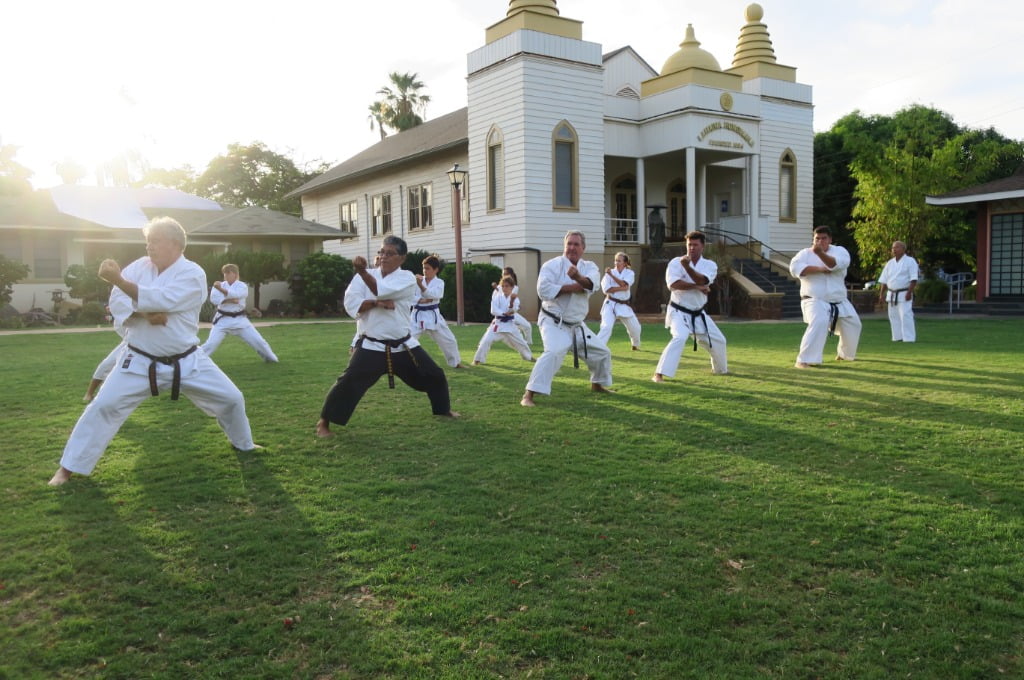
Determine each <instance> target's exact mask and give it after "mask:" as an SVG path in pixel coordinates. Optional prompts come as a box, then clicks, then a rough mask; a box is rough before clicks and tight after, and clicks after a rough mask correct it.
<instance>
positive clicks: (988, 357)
mask: <svg viewBox="0 0 1024 680" xmlns="http://www.w3.org/2000/svg"><path fill="white" fill-rule="evenodd" d="M592 325H594V326H596V324H592ZM721 325H722V329H723V331H724V332H725V334H726V336H727V338H728V339H729V363H730V369H731V370H732V371H733V374H732V375H729V376H712V375H710V372H709V365H708V357H707V354H706V353H704V352H703V350H701V351H698V352H697V353H696V354H694V353H693V352H691V351H689V349H687V351H686V353H685V354H684V356H683V360H682V363H681V365H680V372H679V374H678V377H677V379H676V380H673V381H669V382H668V383H666V384H663V385H656V384H654V383H652V382H650V380H649V379H650V376H651V374H652V372H653V370H654V365H655V363H656V361H657V358H658V353H659V352H660V351H661V349H662V347H663V346H664V344H665V342H666V341H667V338H668V335H667V331H666V330H665V329H664V328H661V327H660V326H657V325H646V326H645V327H644V339H643V349H642V351H640V352H630V351H629V344H628V339H627V338H626V335H625V332H624V330H623V329H622V327H621V326H617V328H616V331H615V335H614V336H613V340H612V351H613V357H614V358H613V373H614V377H615V381H616V385H615V389H617V393H616V394H613V395H594V394H591V393H590V392H589V390H588V387H589V384H588V379H587V374H586V372H585V371H584V370H580V371H574V370H573V369H572V367H571V362H567V364H566V366H565V367H564V368H563V369H562V371H561V372H560V373H559V375H558V377H557V379H556V381H555V385H554V390H553V394H552V395H551V396H550V397H543V396H539V397H538V399H537V401H538V407H537V408H535V409H524V408H522V407H520V406H518V401H519V397H520V395H521V394H522V391H523V387H524V385H525V384H526V379H527V375H528V372H529V368H530V365H529V364H526V363H525V362H522V361H521V360H520V359H519V357H518V355H517V354H515V353H514V352H513V351H512V350H510V349H508V348H507V347H505V346H504V345H495V346H494V348H493V349H492V351H491V354H490V357H489V363H488V365H486V366H479V367H473V368H469V369H465V370H459V371H449V374H448V375H449V380H450V384H451V391H452V398H453V408H455V409H456V410H458V411H461V412H462V414H463V418H462V419H461V420H458V421H449V420H447V419H440V418H434V417H432V416H431V415H430V410H429V405H428V402H427V399H426V397H425V396H423V395H420V394H418V393H415V392H412V391H411V390H409V389H408V388H406V387H405V386H404V385H402V384H401V383H399V384H398V387H397V389H396V390H395V391H393V392H392V391H389V390H388V389H387V382H386V381H385V380H382V381H381V382H380V383H378V384H377V385H376V386H375V387H374V388H373V389H372V390H371V391H370V392H369V393H368V395H367V397H366V398H365V399H364V401H363V402H362V404H361V405H360V407H359V408H358V409H357V411H356V414H355V416H354V417H353V419H352V421H351V423H349V425H348V426H347V427H345V428H341V427H336V431H337V432H338V436H336V437H335V438H334V439H333V440H329V441H320V440H316V439H315V438H314V437H313V425H314V423H315V422H316V419H317V416H318V413H319V408H320V404H321V401H322V399H323V395H324V393H325V392H326V390H327V389H328V388H329V387H330V385H331V384H332V383H333V381H334V379H335V377H336V376H337V375H338V374H339V373H340V372H341V370H342V368H343V364H344V362H345V361H346V359H347V351H346V350H347V346H348V343H349V340H350V339H351V334H352V331H353V325H352V324H351V323H345V324H324V325H297V324H288V325H282V326H276V327H270V328H264V329H262V331H261V332H262V333H263V334H264V337H266V338H267V339H268V340H269V342H270V343H271V345H272V346H273V348H274V350H275V351H276V352H277V354H278V355H279V356H280V358H281V363H280V364H278V365H265V364H263V363H261V362H260V361H259V359H258V358H257V357H256V355H255V353H253V352H252V351H251V350H250V349H249V348H248V347H246V346H245V345H243V344H242V343H241V342H240V341H239V340H237V339H236V338H228V339H227V340H226V341H225V342H224V344H223V345H222V346H221V348H220V350H219V351H218V352H217V354H216V357H215V359H216V361H217V362H218V364H219V365H220V366H221V367H222V368H223V369H224V370H225V371H226V372H227V373H228V375H230V376H231V377H232V378H233V379H234V381H235V382H236V384H237V385H238V386H239V387H240V388H241V389H242V391H243V392H244V393H245V395H246V400H247V407H248V412H249V417H250V419H251V421H252V425H253V432H254V435H255V438H256V441H257V442H259V443H261V444H264V445H266V447H267V448H266V450H265V451H263V452H261V453H259V454H258V455H254V454H248V453H237V452H235V451H233V450H232V449H231V447H230V446H229V445H228V443H227V441H226V439H225V438H224V436H223V435H222V433H221V432H220V431H219V429H218V427H217V425H216V423H215V422H214V421H213V420H212V419H209V418H206V417H205V416H203V415H202V414H201V413H200V412H199V411H198V409H196V408H194V407H193V406H192V405H191V404H190V403H189V402H188V401H187V400H186V399H184V398H182V400H181V401H180V402H177V403H171V402H170V401H169V400H168V398H167V397H166V396H164V395H162V396H161V397H159V398H157V399H150V400H148V401H147V402H145V403H144V404H143V406H142V407H140V408H139V409H138V410H137V411H136V412H135V414H134V415H133V416H132V417H131V418H130V419H129V420H128V422H127V424H126V425H125V427H124V428H123V429H122V430H121V432H120V434H119V435H118V436H117V437H116V438H115V439H114V441H113V443H112V444H111V446H110V448H109V449H108V450H107V453H106V455H105V456H104V457H103V458H102V459H101V460H100V463H99V465H98V467H97V468H96V471H95V472H94V474H93V475H92V477H89V478H84V477H75V478H74V479H73V480H72V481H71V482H70V483H68V484H67V485H65V486H64V487H62V488H60V489H51V488H49V487H47V486H46V481H47V480H48V479H49V477H50V475H51V474H52V473H53V471H54V469H55V468H56V465H57V461H58V460H59V457H60V452H61V449H62V447H63V444H64V441H65V439H66V438H67V435H68V433H69V432H70V430H71V427H72V426H73V425H74V422H75V420H76V419H77V417H78V415H79V413H80V412H81V409H82V403H81V401H80V397H81V395H82V393H83V392H84V391H85V387H86V384H87V383H88V380H89V377H90V375H91V373H92V370H93V367H94V366H95V364H96V362H98V361H99V360H100V359H102V358H103V357H104V356H105V355H106V353H107V352H108V351H109V349H110V348H111V347H113V345H115V344H116V343H117V337H116V336H115V334H114V333H112V332H109V333H108V332H103V333H84V334H62V335H24V334H22V335H10V336H0V377H2V385H3V389H2V390H0V414H2V415H0V419H2V420H0V422H2V433H3V434H2V440H3V441H2V443H0V474H2V476H3V482H2V488H3V501H2V506H0V507H2V518H0V548H2V549H0V650H3V651H2V653H0V678H5V679H6V678H11V679H14V678H17V679H21V678H247V679H248V678H403V679H404V678H452V679H456V678H458V679H463V678H499V677H505V678H528V677H529V678H558V679H562V678H615V679H617V678H629V677H639V678H684V677H699V678H751V677H767V678H819V677H820V678H892V677H901V678H907V677H909V678H990V677H1022V676H1024V658H1022V655H1024V564H1022V560H1021V555H1022V553H1024V451H1022V449H1024V444H1022V442H1024V435H1022V431H1024V418H1022V416H1024V370H1022V368H1021V361H1022V357H1024V355H1022V351H1021V350H1022V348H1024V340H1022V338H1024V320H1021V319H1011V320H987V319H985V320H947V319H932V318H924V319H921V318H919V320H918V327H919V328H918V333H919V337H920V341H919V342H918V343H916V344H907V345H904V344H894V343H891V342H890V341H889V330H888V323H887V322H886V321H884V320H882V319H868V320H865V322H864V334H863V337H862V341H861V348H860V359H859V360H858V361H857V362H854V363H843V364H837V363H832V362H828V363H827V365H826V366H823V367H821V368H817V369H812V370H804V371H799V370H796V369H794V368H792V365H793V361H794V359H795V355H796V349H797V345H798V343H799V339H800V336H801V334H802V332H803V325H802V324H798V323H742V322H737V323H728V322H724V323H722V324H721ZM455 332H456V336H457V337H458V338H459V341H460V344H461V349H462V356H463V357H464V359H465V360H466V361H467V363H468V361H469V359H470V358H471V356H472V352H473V349H474V348H475V346H476V342H477V340H478V339H479V337H480V335H481V333H482V332H483V327H481V326H472V327H466V328H457V329H455ZM205 333H206V331H203V335H204V336H205ZM538 339H539V335H538ZM424 344H425V345H426V347H427V350H428V351H429V352H430V353H431V354H432V355H433V356H434V357H435V358H439V357H440V352H439V351H438V349H437V346H436V345H434V344H433V343H432V342H431V341H430V340H425V342H424ZM834 344H835V341H834V340H832V341H831V342H830V344H829V346H828V347H827V348H826V357H831V356H832V354H834ZM680 378H681V379H680Z"/></svg>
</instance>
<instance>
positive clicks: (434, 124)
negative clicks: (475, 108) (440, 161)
mask: <svg viewBox="0 0 1024 680" xmlns="http://www.w3.org/2000/svg"><path fill="white" fill-rule="evenodd" d="M467 113H468V109H467V108H461V109H459V110H458V111H453V112H451V113H447V114H445V115H443V116H441V117H440V118H435V119H434V120H428V121H426V122H425V123H423V124H421V125H417V126H416V127H414V128H410V129H409V130H406V131H404V132H399V133H398V134H396V135H391V136H390V137H385V138H384V139H382V140H381V141H379V142H377V143H376V144H374V145H373V146H371V147H369V148H367V149H364V150H363V151H360V152H359V153H357V154H356V155H355V156H352V157H351V158H349V159H348V160H347V161H343V162H342V163H340V164H338V165H335V166H334V167H333V168H331V169H330V170H328V171H327V172H325V173H323V174H322V175H319V176H317V177H314V178H313V179H311V180H309V181H308V182H306V183H305V184H303V185H302V186H300V187H299V188H298V189H294V190H292V191H291V192H290V193H289V194H288V195H287V196H286V197H285V198H291V197H292V196H302V195H304V194H310V193H314V192H317V191H322V190H324V189H327V188H328V187H330V186H331V185H333V184H336V183H338V182H342V181H345V180H350V179H353V178H355V177H358V176H360V175H368V174H370V173H372V172H376V171H379V170H383V169H386V168H389V167H392V166H395V165H398V164H401V163H406V162H410V161H414V160H417V159H419V158H423V157H424V156H429V155H430V154H434V153H438V152H441V151H446V150H448V149H453V148H458V147H459V146H462V145H467V146H468V144H469V122H468V117H467Z"/></svg>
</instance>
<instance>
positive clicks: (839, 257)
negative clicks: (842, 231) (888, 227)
mask: <svg viewBox="0 0 1024 680" xmlns="http://www.w3.org/2000/svg"><path fill="white" fill-rule="evenodd" d="M849 266H850V253H849V251H847V250H846V248H843V247H842V246H837V245H833V244H832V230H831V229H829V228H828V227H817V228H815V230H814V245H813V246H811V247H810V248H804V249H803V250H801V251H800V252H798V253H797V254H796V255H795V256H794V257H793V259H792V260H790V263H789V273H790V274H792V275H793V276H796V277H799V278H800V309H801V311H802V312H803V317H804V323H806V324H807V330H806V331H804V337H803V338H802V339H801V340H800V353H799V354H797V357H796V364H795V366H796V367H797V368H809V367H810V366H817V365H819V364H821V361H822V353H823V352H824V351H825V341H826V340H827V339H828V336H829V335H832V334H834V333H835V334H838V335H839V347H838V350H837V354H836V361H853V360H854V359H856V358H857V344H858V343H859V342H860V329H861V323H860V317H858V316H857V310H856V309H854V307H853V305H852V304H851V303H850V301H849V300H848V299H847V294H846V268H847V267H849Z"/></svg>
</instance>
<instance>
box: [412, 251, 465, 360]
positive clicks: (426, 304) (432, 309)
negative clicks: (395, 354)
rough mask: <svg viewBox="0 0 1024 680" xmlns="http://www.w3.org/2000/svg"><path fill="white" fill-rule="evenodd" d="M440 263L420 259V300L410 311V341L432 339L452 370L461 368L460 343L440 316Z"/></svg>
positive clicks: (418, 278) (418, 285)
mask: <svg viewBox="0 0 1024 680" xmlns="http://www.w3.org/2000/svg"><path fill="white" fill-rule="evenodd" d="M440 271H441V259H440V258H439V257H438V256H437V255H430V256H429V257H426V258H424V259H423V274H417V275H416V286H417V287H418V288H419V294H420V296H419V299H418V300H417V301H416V304H415V305H413V307H412V319H411V321H412V324H411V325H412V337H414V338H419V336H420V335H421V334H424V333H425V334H426V335H427V336H428V337H430V338H432V339H433V340H434V342H436V343H437V346H438V347H440V348H441V352H442V353H443V354H444V360H445V361H446V362H447V363H448V365H449V366H451V367H452V368H462V364H461V360H460V359H459V343H458V342H457V341H456V340H455V335H454V334H453V333H452V329H450V328H448V322H446V321H445V320H444V317H443V316H441V310H440V306H441V298H443V297H444V281H443V280H442V279H441V278H440V277H439V276H438V274H439V273H440Z"/></svg>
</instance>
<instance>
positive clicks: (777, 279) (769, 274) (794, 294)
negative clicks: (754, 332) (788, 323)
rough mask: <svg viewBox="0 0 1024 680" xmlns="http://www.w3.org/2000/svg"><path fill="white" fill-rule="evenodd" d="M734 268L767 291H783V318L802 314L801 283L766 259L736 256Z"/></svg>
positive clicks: (733, 263)
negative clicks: (771, 265)
mask: <svg viewBox="0 0 1024 680" xmlns="http://www.w3.org/2000/svg"><path fill="white" fill-rule="evenodd" d="M732 266H733V269H734V270H735V271H737V272H739V273H741V274H743V276H745V277H747V278H748V279H750V281H752V282H753V283H754V284H756V285H757V286H759V287H760V288H761V290H763V291H764V292H766V293H782V294H783V295H782V318H783V319H792V318H796V317H799V316H800V313H801V312H800V283H799V282H797V281H794V280H793V279H791V278H789V277H788V276H783V275H781V274H779V273H777V272H776V271H774V270H773V269H772V268H771V267H769V266H768V265H767V264H765V263H764V261H763V260H762V261H757V260H754V259H752V258H746V257H736V258H733V262H732Z"/></svg>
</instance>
